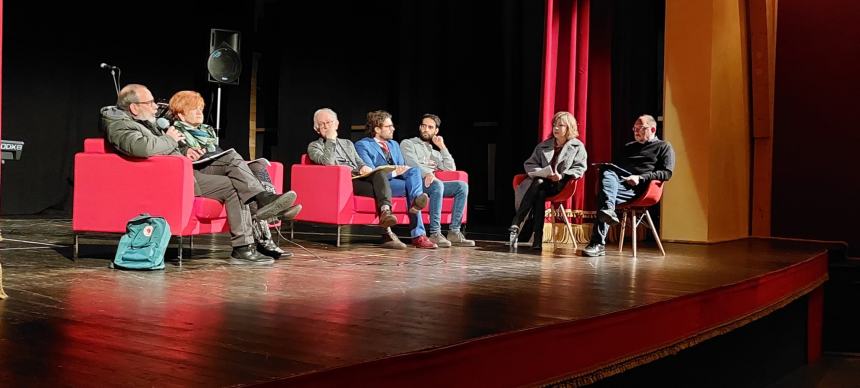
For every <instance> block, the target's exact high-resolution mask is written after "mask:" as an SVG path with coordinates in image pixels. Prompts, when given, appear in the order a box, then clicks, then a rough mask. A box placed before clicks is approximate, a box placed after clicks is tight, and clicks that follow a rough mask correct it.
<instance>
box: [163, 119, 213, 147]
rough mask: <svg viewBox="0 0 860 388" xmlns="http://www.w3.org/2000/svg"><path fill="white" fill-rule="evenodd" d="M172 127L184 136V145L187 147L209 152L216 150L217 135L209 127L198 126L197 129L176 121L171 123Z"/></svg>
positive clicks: (205, 125)
mask: <svg viewBox="0 0 860 388" xmlns="http://www.w3.org/2000/svg"><path fill="white" fill-rule="evenodd" d="M173 126H174V127H176V129H177V130H179V132H181V133H182V134H183V135H185V143H187V144H188V147H191V148H202V149H204V150H206V151H209V152H211V151H215V149H216V148H218V135H217V134H216V133H215V128H212V126H211V125H207V124H200V126H198V127H192V126H191V124H188V123H186V122H184V121H181V120H176V121H174V122H173Z"/></svg>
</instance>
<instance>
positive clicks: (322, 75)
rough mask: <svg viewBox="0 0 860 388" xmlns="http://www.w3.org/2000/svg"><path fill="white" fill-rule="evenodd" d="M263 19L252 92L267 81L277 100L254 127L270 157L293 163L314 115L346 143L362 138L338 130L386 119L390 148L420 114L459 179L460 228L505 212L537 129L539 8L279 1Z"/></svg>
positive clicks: (516, 0)
mask: <svg viewBox="0 0 860 388" xmlns="http://www.w3.org/2000/svg"><path fill="white" fill-rule="evenodd" d="M263 15H264V16H263V19H262V26H263V27H262V29H263V30H264V31H265V33H264V34H262V35H263V36H262V38H263V40H264V43H263V47H264V54H263V55H264V61H265V62H266V63H267V64H266V66H265V67H264V68H265V69H266V70H267V73H265V74H264V75H263V77H264V78H265V79H266V80H267V83H266V85H265V86H264V87H266V88H269V87H272V86H273V85H275V83H274V82H273V81H272V79H273V78H277V79H278V82H277V85H278V90H277V92H275V91H268V92H266V91H263V92H262V93H263V94H265V95H274V94H275V93H277V101H276V105H274V106H272V105H267V107H266V108H265V109H266V111H267V112H270V111H272V110H276V111H277V115H276V117H275V115H270V114H267V115H266V119H265V122H264V123H261V126H265V127H267V129H269V130H271V129H273V128H276V129H277V139H276V140H275V142H274V143H273V145H274V146H273V147H272V149H271V156H272V157H273V159H277V160H282V161H284V162H286V163H287V164H288V165H289V164H291V163H293V162H296V161H298V160H299V156H300V155H301V154H302V153H304V152H306V149H307V144H308V143H309V142H310V141H312V140H314V139H315V138H316V134H315V133H314V132H313V130H312V115H313V112H314V111H315V110H316V109H318V108H320V107H330V108H332V109H334V110H335V111H336V112H337V113H338V118H339V120H340V131H339V133H340V136H341V137H342V138H350V137H351V138H352V139H353V140H356V139H359V138H361V137H363V136H364V135H363V133H362V131H361V130H357V131H350V127H351V126H352V125H359V126H361V127H362V129H363V124H364V122H365V115H366V113H367V112H368V111H371V110H376V109H384V110H387V111H389V112H391V113H392V114H393V115H394V124H395V126H396V127H397V130H396V132H395V139H397V140H402V139H405V138H409V137H413V136H417V134H418V124H419V122H418V120H419V118H420V115H421V114H423V113H426V112H432V113H436V114H438V115H440V116H441V117H442V126H441V133H440V134H441V135H443V136H444V137H445V138H446V143H448V144H449V147H450V149H451V150H452V153H453V155H454V157H455V159H456V161H457V166H458V168H460V169H462V170H466V171H468V172H469V176H470V195H469V212H470V213H469V219H470V223H471V224H476V223H477V224H496V225H498V224H499V222H500V220H505V219H507V218H509V217H510V216H511V215H512V214H513V193H512V189H511V183H510V182H511V178H512V176H513V174H514V172H515V171H516V172H518V171H520V170H521V169H522V162H523V161H524V160H525V159H526V158H527V157H528V155H529V154H530V152H531V151H532V149H533V147H534V145H535V144H536V138H537V129H538V124H539V117H538V116H539V115H538V109H539V103H540V99H539V93H540V66H541V52H542V28H543V16H544V9H543V2H541V1H523V0H504V1H496V0H474V1H465V2H464V1H454V0H442V1H429V2H406V1H393V0H389V1H374V2H352V3H348V4H341V5H338V6H336V7H335V6H334V5H332V4H331V3H323V2H298V3H295V2H289V3H288V2H280V3H272V4H268V5H267V6H266V8H265V9H264V12H263ZM273 60H276V61H277V65H274V64H272V62H271V61H273ZM269 102H271V100H269ZM270 144H272V143H270ZM287 174H289V170H288V171H287ZM287 179H289V177H287ZM299 195H301V193H299Z"/></svg>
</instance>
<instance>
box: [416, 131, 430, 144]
mask: <svg viewBox="0 0 860 388" xmlns="http://www.w3.org/2000/svg"><path fill="white" fill-rule="evenodd" d="M418 137H419V138H421V140H423V141H426V142H428V143H429V142H430V141H431V140H433V135H431V134H427V135H425V134H423V133H419V134H418Z"/></svg>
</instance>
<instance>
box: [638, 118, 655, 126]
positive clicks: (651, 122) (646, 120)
mask: <svg viewBox="0 0 860 388" xmlns="http://www.w3.org/2000/svg"><path fill="white" fill-rule="evenodd" d="M639 119H640V120H642V122H643V123H645V124H648V128H657V120H654V116H651V115H642V116H639Z"/></svg>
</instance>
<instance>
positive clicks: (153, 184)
mask: <svg viewBox="0 0 860 388" xmlns="http://www.w3.org/2000/svg"><path fill="white" fill-rule="evenodd" d="M269 174H270V175H271V177H272V183H274V185H275V189H276V190H277V192H279V193H280V192H281V191H282V189H283V186H284V165H283V164H281V163H277V162H273V163H272V165H271V166H269ZM140 213H149V214H151V215H153V216H160V217H164V218H165V219H166V220H167V223H168V224H170V232H171V234H172V235H174V236H178V237H179V259H180V260H181V259H182V245H183V244H182V238H183V237H184V236H194V235H197V234H208V233H222V232H229V231H230V225H229V224H228V223H227V211H226V209H225V208H224V205H223V204H222V203H221V202H219V201H217V200H214V199H211V198H203V197H195V196H194V174H193V172H192V168H191V161H190V160H189V159H187V158H183V157H178V156H153V157H150V158H146V159H140V158H133V157H127V156H124V155H119V154H117V153H115V152H114V151H113V149H112V148H111V147H110V146H109V145H107V144H106V143H105V141H104V139H97V138H94V139H85V140H84V151H83V152H79V153H77V154H76V155H75V181H74V198H73V205H72V230H73V231H74V233H75V247H74V255H75V257H77V254H78V235H79V234H81V233H84V232H105V233H125V231H126V230H125V226H126V223H127V222H128V220H129V219H131V218H132V217H134V216H137V215H138V214H140Z"/></svg>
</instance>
